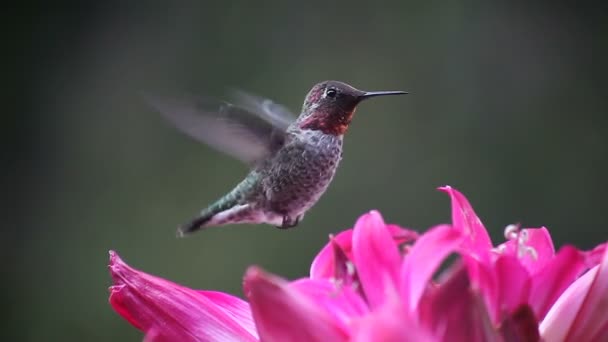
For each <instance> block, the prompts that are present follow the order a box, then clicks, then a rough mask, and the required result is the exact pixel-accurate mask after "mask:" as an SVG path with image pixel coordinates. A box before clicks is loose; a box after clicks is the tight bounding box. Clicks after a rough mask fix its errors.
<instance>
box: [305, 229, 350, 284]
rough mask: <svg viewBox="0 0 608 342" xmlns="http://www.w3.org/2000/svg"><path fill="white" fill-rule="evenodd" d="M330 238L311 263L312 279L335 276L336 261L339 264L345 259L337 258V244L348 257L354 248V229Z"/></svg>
mask: <svg viewBox="0 0 608 342" xmlns="http://www.w3.org/2000/svg"><path fill="white" fill-rule="evenodd" d="M329 240H330V241H329V243H328V244H326V245H325V246H324V247H323V248H322V249H321V251H320V252H319V253H318V254H317V256H316V257H315V258H314V260H313V261H312V264H311V265H310V278H312V279H322V278H327V279H329V278H332V277H334V275H335V273H336V272H335V268H336V263H338V264H339V263H341V262H342V261H343V260H336V259H335V254H334V253H335V247H336V246H335V245H337V246H339V247H340V249H341V251H342V253H343V254H344V256H345V257H346V258H347V259H348V254H350V251H351V249H352V240H353V230H352V229H348V230H345V231H343V232H340V233H339V234H338V235H336V236H333V235H330V236H329Z"/></svg>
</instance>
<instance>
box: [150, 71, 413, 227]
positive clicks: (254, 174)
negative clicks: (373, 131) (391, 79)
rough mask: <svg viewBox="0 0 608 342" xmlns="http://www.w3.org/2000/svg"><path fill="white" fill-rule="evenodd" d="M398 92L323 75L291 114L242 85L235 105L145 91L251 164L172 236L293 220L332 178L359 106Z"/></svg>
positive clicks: (186, 128) (181, 122)
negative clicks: (361, 86) (367, 88)
mask: <svg viewBox="0 0 608 342" xmlns="http://www.w3.org/2000/svg"><path fill="white" fill-rule="evenodd" d="M400 94H407V92H404V91H362V90H358V89H355V88H354V87H352V86H350V85H348V84H346V83H342V82H338V81H325V82H321V83H318V84H316V85H315V86H313V87H312V89H311V90H310V91H309V92H308V95H306V99H305V100H304V105H303V106H302V111H301V114H300V115H299V117H297V118H296V117H295V116H294V115H293V114H292V113H291V112H290V111H289V110H288V109H287V108H285V107H284V106H282V105H279V104H276V103H274V102H272V101H270V100H267V99H263V98H260V97H257V96H254V95H251V94H247V93H244V92H237V93H236V95H237V96H236V99H237V101H236V102H235V103H236V104H235V105H233V104H230V103H227V102H219V101H215V100H211V99H206V98H181V99H169V98H148V102H150V104H151V105H152V106H153V107H154V108H156V110H158V111H159V112H161V113H162V114H163V116H165V117H166V118H167V119H168V120H169V121H170V122H171V123H173V124H174V125H175V126H176V127H177V128H178V129H180V130H181V131H183V132H185V133H186V134H188V135H189V136H191V137H192V138H194V139H197V140H200V141H202V142H204V143H206V144H208V145H211V146H212V147H214V148H216V149H218V150H220V151H222V152H225V153H227V154H229V155H231V156H233V157H236V158H237V159H240V160H241V161H243V162H245V163H247V164H249V165H250V167H251V171H250V172H249V174H248V175H247V177H245V179H244V180H243V181H241V182H240V183H239V184H238V185H237V186H236V187H235V188H234V189H233V190H232V191H230V192H229V193H227V194H226V195H224V196H223V197H221V198H220V199H219V200H217V201H216V202H215V203H213V204H211V205H210V206H208V207H207V208H205V209H203V210H202V211H201V213H200V214H199V215H198V216H196V217H195V218H194V219H193V220H191V221H190V222H188V223H186V224H184V225H182V226H180V227H179V228H178V235H179V236H183V235H186V234H189V233H192V232H194V231H197V230H199V229H201V228H203V227H209V226H220V225H224V224H236V223H267V224H270V225H274V226H276V227H277V228H282V229H285V228H291V227H295V226H296V225H298V223H299V222H300V221H301V220H302V218H303V217H304V214H305V213H306V211H308V210H309V209H310V208H311V207H312V206H313V205H314V204H315V203H316V202H317V201H318V200H319V197H321V195H322V194H323V193H324V192H325V190H326V189H327V187H328V186H329V183H330V182H331V180H332V179H333V177H334V174H335V172H336V168H337V167H338V163H339V162H340V160H341V159H342V140H343V138H344V134H345V133H346V131H347V130H348V126H349V124H350V122H351V120H352V117H353V114H354V113H355V109H356V107H357V105H358V104H359V103H360V102H361V101H363V100H366V99H369V98H372V97H376V96H384V95H400Z"/></svg>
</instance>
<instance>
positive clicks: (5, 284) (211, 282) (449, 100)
mask: <svg viewBox="0 0 608 342" xmlns="http://www.w3.org/2000/svg"><path fill="white" fill-rule="evenodd" d="M5 15H8V16H7V18H6V19H7V20H6V21H5V22H8V23H10V25H9V26H10V28H9V29H8V31H5V34H7V35H8V37H9V39H5V40H4V42H3V45H4V50H5V52H4V55H5V57H8V58H9V64H8V65H5V68H6V71H5V72H6V73H5V79H4V86H5V91H4V92H5V94H6V95H8V96H7V99H8V106H7V108H6V109H5V113H4V116H3V118H4V120H5V121H4V122H5V125H4V127H6V128H7V130H6V132H5V134H4V137H3V138H4V139H5V140H6V143H5V144H4V146H5V149H4V150H5V151H4V152H5V153H4V155H5V164H4V169H5V170H6V171H7V172H8V173H7V176H6V177H4V189H5V194H6V195H8V196H6V197H7V198H6V199H5V205H4V208H5V210H7V215H5V217H6V219H5V220H4V225H3V229H2V231H0V234H1V235H0V249H1V250H0V253H1V254H0V257H2V260H3V267H2V269H3V271H2V273H3V280H2V284H1V285H0V293H1V294H0V296H1V297H0V301H1V303H2V307H3V308H4V309H5V310H3V312H4V314H5V315H6V317H5V318H4V319H3V320H2V324H3V325H6V326H5V327H4V328H2V329H0V330H1V331H2V332H0V338H1V339H2V340H3V341H139V340H140V339H141V334H140V333H139V332H138V331H137V330H136V329H134V328H132V327H131V326H130V325H129V324H128V323H126V322H125V321H123V320H122V319H121V318H119V317H118V315H116V314H115V313H114V312H113V311H112V309H111V308H110V306H109V305H108V303H107V295H108V291H107V287H108V286H109V285H110V278H109V275H108V271H107V267H106V265H107V259H108V253H107V252H108V250H109V249H115V250H117V251H118V252H119V253H120V254H121V256H122V257H123V258H124V259H125V260H126V261H127V262H129V263H130V264H132V265H133V266H135V267H137V268H140V269H143V270H145V271H147V272H149V273H153V274H157V275H160V276H163V277H166V278H169V279H172V280H174V281H176V282H179V283H183V284H186V285H188V286H191V287H196V288H205V289H217V290H222V291H227V292H230V293H234V294H237V295H239V296H240V295H242V293H241V280H242V275H243V272H244V270H245V268H246V267H247V266H248V265H250V264H258V265H261V266H263V267H264V268H266V269H268V270H270V271H272V272H275V273H278V274H281V275H284V276H285V277H288V278H296V277H301V276H304V275H306V274H307V271H308V267H309V263H310V261H311V259H312V257H313V256H314V255H315V253H316V252H317V251H318V250H319V248H320V247H321V246H322V245H323V244H324V243H325V242H326V241H327V236H328V234H329V233H332V232H336V231H339V230H342V229H345V228H348V227H351V225H352V224H353V222H354V221H355V220H356V218H357V217H358V216H359V215H361V214H362V213H364V212H366V211H368V210H370V209H374V208H375V209H379V210H380V211H381V212H382V213H383V215H384V217H385V219H386V220H387V221H388V222H394V223H399V224H401V225H404V226H409V227H413V228H416V229H419V230H425V229H427V228H428V227H430V226H432V225H435V224H438V223H444V222H449V201H448V198H447V196H446V195H444V194H442V193H440V192H438V191H436V190H435V188H436V187H437V186H440V185H444V184H450V185H452V186H455V187H456V188H458V189H460V190H461V191H462V192H464V193H465V194H466V195H467V196H468V198H469V199H470V201H471V202H472V204H473V205H474V207H475V209H476V210H477V212H478V214H479V216H480V217H481V218H482V220H483V221H484V223H485V224H486V226H487V227H488V229H489V230H490V231H491V233H492V236H493V238H494V241H495V242H500V241H502V230H503V227H504V226H505V225H507V224H510V223H514V222H521V223H523V224H524V225H525V226H532V227H536V226H541V225H546V226H547V227H549V228H550V230H551V232H552V233H553V237H554V239H555V241H556V244H557V245H558V246H559V245H563V244H565V243H573V244H575V245H577V246H579V247H581V248H590V247H592V246H594V245H595V244H597V243H599V242H601V241H605V240H607V238H608V229H607V228H606V224H605V223H604V222H605V217H604V215H605V213H606V211H607V205H606V204H607V201H606V198H605V196H606V191H607V190H608V181H607V180H606V174H608V134H607V133H606V132H607V130H608V87H607V86H606V82H607V81H606V79H607V72H606V71H607V69H608V63H607V60H608V43H607V42H608V39H607V38H606V37H607V34H608V20H606V18H607V16H606V12H605V11H604V10H602V9H601V8H599V7H598V8H591V7H589V8H583V7H575V6H566V5H560V4H558V3H556V2H548V1H547V2H545V3H536V4H528V3H525V2H467V1H464V2H449V4H448V2H439V1H427V2H418V3H412V2H403V1H395V2H392V3H384V4H382V5H380V4H379V3H375V2H371V1H349V2H346V3H342V4H337V3H336V4H334V3H331V2H318V3H315V2H309V1H306V2H285V1H278V0H275V1H267V2H265V3H264V5H262V4H260V3H257V2H253V1H234V2H228V1H224V2H219V1H218V2H215V3H210V2H200V1H192V2H191V3H180V4H177V3H174V4H163V3H162V2H160V1H157V2H152V3H148V4H146V5H144V4H140V5H136V4H135V3H133V4H131V5H126V4H122V5H119V6H116V7H110V6H109V5H108V4H106V5H99V4H97V5H93V3H91V4H89V5H86V4H85V5H80V6H77V7H73V8H72V10H62V11H59V10H58V9H57V8H46V9H42V8H39V9H38V10H32V9H29V10H27V11H22V12H21V11H14V12H10V11H9V12H5ZM325 79H338V80H343V81H346V82H348V83H351V84H353V85H355V86H357V87H360V88H363V89H368V90H385V89H404V90H408V91H410V92H411V95H408V96H407V97H391V98H383V99H377V100H373V101H369V102H366V103H364V104H363V105H361V106H360V108H359V110H358V112H357V115H356V117H355V119H354V121H353V124H352V126H351V129H350V131H349V132H348V135H347V137H346V138H345V140H346V141H345V153H344V160H343V162H342V164H341V167H340V169H339V171H338V173H337V176H336V178H335V181H334V183H333V184H332V186H331V187H330V188H329V190H328V191H327V193H326V194H325V196H324V197H323V198H322V199H321V201H320V202H319V203H318V205H317V206H316V207H314V209H313V210H312V211H310V212H309V213H308V215H307V217H306V219H305V220H304V221H303V222H302V223H301V225H300V226H299V228H298V229H294V230H289V231H279V230H276V229H274V228H271V227H268V226H230V227H226V228H223V229H210V230H208V231H204V232H201V233H199V234H196V235H194V236H192V238H188V239H177V238H175V227H176V226H177V225H178V224H179V223H182V222H184V221H185V220H187V219H189V218H190V217H191V215H193V214H194V213H196V212H197V211H198V210H199V209H201V208H202V207H203V206H205V205H206V204H208V203H209V202H211V201H212V200H214V199H216V198H217V197H218V196H220V195H222V194H223V193H224V192H225V191H227V190H228V189H229V188H231V187H232V186H233V185H234V184H235V183H236V182H237V181H239V180H240V179H241V178H242V177H243V176H244V175H245V174H246V172H247V170H246V168H245V167H244V166H243V165H241V164H239V162H237V161H234V160H231V159H230V158H228V157H226V156H223V155H220V154H219V153H216V152H215V151H213V150H211V149H209V148H207V147H206V146H203V145H200V144H198V143H196V142H194V141H192V140H190V139H189V138H187V137H185V136H184V135H181V134H180V133H178V132H177V131H176V130H175V129H173V128H172V127H171V126H169V125H167V124H166V123H165V122H164V121H163V120H162V119H161V118H160V117H159V115H157V114H156V113H155V112H153V111H152V110H150V109H149V108H146V106H145V105H144V104H143V102H142V100H141V98H140V97H139V95H138V94H139V93H140V92H141V91H145V90H149V89H158V88H163V89H181V90H184V91H187V92H193V93H210V94H213V95H216V96H222V95H223V94H225V90H226V89H227V88H228V87H231V86H237V87H240V88H242V89H245V90H249V91H251V92H253V93H257V94H261V95H265V96H268V97H270V98H273V99H275V100H276V101H277V102H281V103H284V104H286V105H288V106H289V107H291V108H292V109H294V110H298V109H299V108H300V106H301V103H302V101H303V98H304V95H305V94H306V92H307V91H308V89H309V88H310V87H311V86H312V85H313V84H314V83H316V82H318V81H321V80H325ZM6 309H8V310H6ZM3 334H6V335H5V336H4V337H2V335H3Z"/></svg>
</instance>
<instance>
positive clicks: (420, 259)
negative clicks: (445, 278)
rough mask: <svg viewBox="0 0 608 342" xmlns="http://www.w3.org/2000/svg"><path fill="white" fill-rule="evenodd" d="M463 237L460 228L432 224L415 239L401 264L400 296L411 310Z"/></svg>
mask: <svg viewBox="0 0 608 342" xmlns="http://www.w3.org/2000/svg"><path fill="white" fill-rule="evenodd" d="M463 239H464V237H463V236H462V235H461V233H460V232H459V231H457V230H455V229H453V228H452V227H451V226H448V225H441V226H437V227H434V228H431V229H430V230H429V231H428V232H426V233H425V234H423V235H422V236H421V237H420V238H419V239H418V240H417V241H416V243H415V244H414V246H413V247H412V248H411V250H410V252H409V253H408V254H407V256H406V257H405V259H404V261H403V264H402V266H401V296H402V297H403V299H404V300H405V303H406V306H407V308H408V310H409V312H413V311H415V310H416V308H417V306H418V302H419V301H420V298H421V297H422V294H423V293H424V291H425V289H426V288H427V286H428V284H429V282H430V281H431V278H432V277H433V274H434V273H435V272H436V271H437V270H438V268H439V266H440V265H441V263H442V262H443V261H444V259H445V258H446V257H447V256H448V255H450V254H451V253H453V252H454V251H456V250H457V248H458V247H459V246H460V245H461V243H462V241H463Z"/></svg>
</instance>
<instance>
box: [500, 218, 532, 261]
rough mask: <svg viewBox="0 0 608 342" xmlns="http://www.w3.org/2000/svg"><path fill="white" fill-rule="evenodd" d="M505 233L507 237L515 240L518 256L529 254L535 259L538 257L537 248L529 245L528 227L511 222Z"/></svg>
mask: <svg viewBox="0 0 608 342" xmlns="http://www.w3.org/2000/svg"><path fill="white" fill-rule="evenodd" d="M504 234H505V239H507V240H510V241H514V242H515V244H516V248H517V257H518V258H523V257H524V256H526V255H529V256H530V257H531V258H532V259H534V260H536V259H538V252H536V249H534V247H532V246H528V245H527V242H528V239H530V235H529V234H528V230H527V229H521V227H520V225H519V224H510V225H508V226H506V227H505V233H504ZM503 249H504V248H503Z"/></svg>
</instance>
